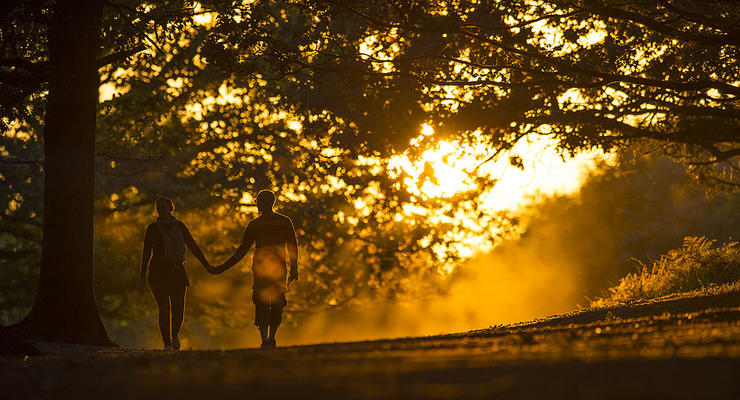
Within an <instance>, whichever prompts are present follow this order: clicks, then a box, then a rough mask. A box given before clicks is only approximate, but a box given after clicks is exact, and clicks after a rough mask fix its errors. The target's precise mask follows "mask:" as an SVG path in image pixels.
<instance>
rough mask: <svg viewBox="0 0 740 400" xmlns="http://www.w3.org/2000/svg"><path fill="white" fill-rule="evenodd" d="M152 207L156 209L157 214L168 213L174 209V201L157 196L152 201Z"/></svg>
mask: <svg viewBox="0 0 740 400" xmlns="http://www.w3.org/2000/svg"><path fill="white" fill-rule="evenodd" d="M154 208H155V209H156V210H157V215H159V216H163V215H170V213H172V211H175V203H173V202H172V200H170V199H168V198H167V197H158V198H157V200H155V201H154Z"/></svg>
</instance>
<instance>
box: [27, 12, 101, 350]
mask: <svg viewBox="0 0 740 400" xmlns="http://www.w3.org/2000/svg"><path fill="white" fill-rule="evenodd" d="M101 18H102V14H101V3H100V1H99V0H57V1H56V6H55V11H54V15H53V22H52V25H51V28H50V30H49V62H50V67H51V76H50V77H49V95H48V103H47V106H46V116H45V124H44V151H45V168H44V169H45V174H46V176H45V180H44V238H43V253H42V257H41V278H40V282H39V290H38V294H37V296H36V302H35V303H34V305H33V308H32V310H31V312H30V313H29V314H28V316H27V317H26V318H25V319H24V320H23V321H21V322H20V323H19V324H18V325H17V326H16V327H15V328H16V329H15V330H16V331H17V332H19V333H21V334H22V335H23V336H26V337H31V338H38V339H43V340H52V341H61V342H67V343H89V344H102V345H108V344H111V341H110V339H109V338H108V334H107V333H106V331H105V327H104V326H103V323H102V321H101V320H100V315H99V314H98V308H97V304H96V302H95V293H94V291H93V196H94V174H95V171H94V153H95V119H96V115H97V104H98V86H99V76H98V70H97V65H96V56H97V53H98V47H99V35H100V23H101Z"/></svg>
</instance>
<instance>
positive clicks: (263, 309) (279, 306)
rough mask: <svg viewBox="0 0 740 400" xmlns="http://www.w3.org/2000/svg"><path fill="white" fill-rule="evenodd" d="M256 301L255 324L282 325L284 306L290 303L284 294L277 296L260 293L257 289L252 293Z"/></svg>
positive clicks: (253, 299) (253, 300)
mask: <svg viewBox="0 0 740 400" xmlns="http://www.w3.org/2000/svg"><path fill="white" fill-rule="evenodd" d="M252 302H254V308H255V310H254V324H255V325H257V326H267V325H280V323H281V322H283V307H285V306H286V305H287V304H288V301H287V300H286V299H285V295H284V294H278V295H277V296H275V297H270V296H265V295H264V294H263V295H259V292H258V290H257V289H255V290H254V292H253V293H252Z"/></svg>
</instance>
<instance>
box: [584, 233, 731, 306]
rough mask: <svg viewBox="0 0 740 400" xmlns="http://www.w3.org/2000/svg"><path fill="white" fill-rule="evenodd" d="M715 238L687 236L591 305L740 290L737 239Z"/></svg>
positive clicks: (611, 304)
mask: <svg viewBox="0 0 740 400" xmlns="http://www.w3.org/2000/svg"><path fill="white" fill-rule="evenodd" d="M715 242H716V241H715V240H710V239H707V238H705V237H693V236H687V237H685V238H684V241H683V246H681V247H680V248H678V249H674V250H670V251H669V252H668V254H665V255H662V256H661V257H660V259H658V260H657V261H656V262H654V263H653V264H652V265H651V266H646V265H645V264H643V263H641V262H640V265H641V268H640V270H639V271H638V272H635V273H631V274H629V275H627V276H625V277H624V278H622V279H621V280H620V281H619V283H618V284H617V285H616V286H614V287H612V288H609V289H608V290H607V293H606V295H605V296H604V297H601V298H597V299H595V300H593V301H592V302H591V306H592V307H606V306H613V305H617V304H624V303H628V302H631V301H637V300H647V299H653V298H657V297H663V296H669V295H674V294H678V293H687V292H705V293H715V292H727V291H734V290H739V289H740V249H739V248H738V242H729V243H725V244H722V245H721V246H715V245H714V244H715Z"/></svg>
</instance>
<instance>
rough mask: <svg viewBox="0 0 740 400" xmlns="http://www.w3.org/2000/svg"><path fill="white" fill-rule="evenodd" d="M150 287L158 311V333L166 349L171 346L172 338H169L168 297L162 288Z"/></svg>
mask: <svg viewBox="0 0 740 400" xmlns="http://www.w3.org/2000/svg"><path fill="white" fill-rule="evenodd" d="M150 287H151V289H152V295H153V296H154V301H156V302H157V308H158V309H159V332H160V333H161V334H162V342H164V347H165V348H166V347H169V346H171V345H172V338H171V337H170V296H169V295H168V293H167V290H165V289H164V288H162V287H158V286H150Z"/></svg>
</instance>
